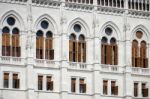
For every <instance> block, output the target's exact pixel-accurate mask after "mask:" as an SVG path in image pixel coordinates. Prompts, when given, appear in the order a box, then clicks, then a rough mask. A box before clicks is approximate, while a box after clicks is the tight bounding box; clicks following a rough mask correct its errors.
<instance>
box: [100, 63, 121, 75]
mask: <svg viewBox="0 0 150 99" xmlns="http://www.w3.org/2000/svg"><path fill="white" fill-rule="evenodd" d="M101 71H102V72H116V73H121V72H123V68H122V67H120V66H117V65H105V64H102V65H101Z"/></svg>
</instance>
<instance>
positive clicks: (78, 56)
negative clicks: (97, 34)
mask: <svg viewBox="0 0 150 99" xmlns="http://www.w3.org/2000/svg"><path fill="white" fill-rule="evenodd" d="M73 30H74V32H75V33H74V34H73V33H72V34H71V35H70V36H69V61H71V62H86V41H85V36H84V35H83V34H81V33H80V32H81V31H82V27H81V25H80V24H75V25H74V27H73Z"/></svg>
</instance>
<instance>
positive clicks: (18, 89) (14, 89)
mask: <svg viewBox="0 0 150 99" xmlns="http://www.w3.org/2000/svg"><path fill="white" fill-rule="evenodd" d="M0 90H10V91H25V90H22V89H20V88H1V89H0Z"/></svg>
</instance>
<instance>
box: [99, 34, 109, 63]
mask: <svg viewBox="0 0 150 99" xmlns="http://www.w3.org/2000/svg"><path fill="white" fill-rule="evenodd" d="M101 42H102V45H101V63H102V64H107V61H108V60H107V47H108V39H107V38H106V37H103V38H102V40H101Z"/></svg>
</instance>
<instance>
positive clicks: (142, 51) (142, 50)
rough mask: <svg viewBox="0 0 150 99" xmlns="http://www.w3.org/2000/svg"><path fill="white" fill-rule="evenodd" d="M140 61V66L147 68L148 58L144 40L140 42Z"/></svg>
mask: <svg viewBox="0 0 150 99" xmlns="http://www.w3.org/2000/svg"><path fill="white" fill-rule="evenodd" d="M140 45H141V46H140V61H141V66H142V67H143V68H147V67H148V58H147V56H146V55H147V53H146V50H147V48H146V45H147V44H146V42H145V41H142V42H141V44H140Z"/></svg>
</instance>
